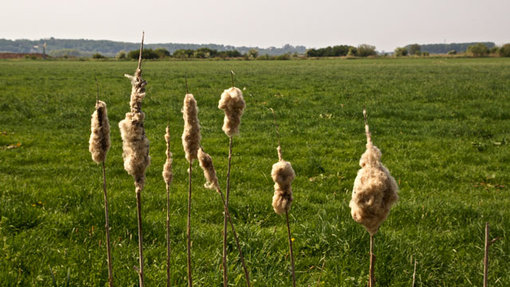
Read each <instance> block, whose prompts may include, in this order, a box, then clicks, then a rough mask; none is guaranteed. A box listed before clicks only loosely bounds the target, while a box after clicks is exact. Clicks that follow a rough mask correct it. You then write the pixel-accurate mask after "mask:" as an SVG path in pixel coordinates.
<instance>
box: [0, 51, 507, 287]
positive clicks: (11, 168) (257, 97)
mask: <svg viewBox="0 0 510 287" xmlns="http://www.w3.org/2000/svg"><path fill="white" fill-rule="evenodd" d="M135 68H136V62H94V61H89V62H79V61H54V62H42V61H0V84H1V86H2V87H3V88H2V92H1V96H0V98H1V101H0V285H1V286H53V285H54V284H53V279H52V275H51V274H52V272H53V273H54V278H55V280H56V284H57V285H58V286H64V285H65V282H66V277H67V274H69V281H70V286H106V285H107V265H106V254H105V250H106V249H105V244H104V238H105V232H104V211H103V195H102V189H101V168H100V166H98V165H96V164H95V163H94V162H93V161H92V160H91V157H90V153H89V151H88V139H89V135H90V115H91V114H92V112H93V111H94V103H95V97H96V86H95V81H94V76H97V78H98V80H99V84H100V98H101V99H102V100H104V101H106V102H107V104H108V115H109V118H110V124H111V126H112V135H111V137H112V148H111V150H110V152H109V154H108V158H107V162H106V165H107V178H108V179H107V180H108V192H109V197H110V198H109V200H110V225H111V228H112V231H111V232H112V233H111V235H112V239H113V242H112V249H113V268H114V275H115V283H116V285H117V286H136V285H137V284H138V276H137V274H136V272H135V271H134V269H133V266H137V265H138V245H137V223H136V201H135V193H134V185H133V180H132V178H131V176H129V175H128V174H127V173H126V172H125V171H124V169H123V163H122V157H121V153H122V148H121V145H122V143H121V139H120V134H119V130H118V126H117V125H118V122H119V121H120V120H121V119H123V118H124V114H125V113H126V112H127V111H129V94H130V91H131V86H130V83H129V80H128V79H126V78H124V77H123V74H125V73H130V74H132V73H133V72H134V70H135ZM143 70H144V78H145V79H146V80H147V82H148V86H147V97H146V99H145V100H144V106H143V110H144V112H145V113H146V123H145V128H146V132H147V136H148V138H149V140H150V141H151V150H150V155H151V157H152V163H151V166H150V167H149V169H148V173H147V184H146V189H145V190H144V192H143V194H142V200H143V216H144V217H143V228H144V255H145V273H146V279H145V281H146V285H147V286H163V285H164V284H165V280H166V279H165V274H166V271H165V268H166V267H165V250H166V247H165V216H166V212H165V206H166V203H165V185H164V182H163V180H162V177H161V171H162V166H163V163H164V160H165V155H164V149H165V142H164V138H163V136H164V132H165V126H166V125H167V123H168V122H169V123H170V127H171V133H172V151H173V155H174V164H173V170H174V181H173V184H172V187H171V205H172V211H171V244H172V248H173V249H172V259H171V260H172V276H173V278H172V282H173V284H174V285H175V286H185V285H186V241H185V229H186V204H187V203H186V200H187V172H186V169H187V162H186V161H185V159H184V153H183V149H182V144H181V139H180V136H181V134H182V126H183V120H182V114H181V112H180V110H181V107H182V100H183V96H184V93H185V84H184V79H185V77H186V76H187V78H188V83H189V86H190V92H191V93H193V94H194V95H195V97H196V99H197V101H198V106H199V109H200V111H199V118H200V122H201V125H202V137H203V139H202V146H203V147H204V149H205V150H206V151H207V152H209V153H210V154H211V156H212V157H213V160H214V163H215V166H216V170H217V172H218V176H219V180H220V184H221V185H222V186H223V187H224V186H225V177H226V166H227V154H228V146H227V145H228V138H227V137H226V136H225V134H224V133H223V131H222V130H221V126H222V123H223V112H222V111H221V110H219V109H218V108H217V105H218V100H219V97H220V94H221V93H222V91H223V90H224V89H226V88H228V87H230V85H231V82H230V70H234V71H235V72H236V75H237V76H236V85H237V86H238V87H240V88H241V89H243V92H244V97H245V100H246V102H247V109H246V111H245V114H244V116H243V120H242V124H241V134H240V136H238V137H235V138H234V157H233V167H234V168H233V172H232V194H231V203H230V209H231V213H232V216H233V217H234V220H235V223H236V229H237V230H238V233H239V236H240V237H241V240H242V245H243V251H244V253H245V256H246V259H247V263H248V265H249V266H248V267H249V269H250V271H251V277H252V279H253V282H254V286H261V287H262V286H289V285H290V284H291V277H290V273H289V260H288V246H287V237H286V236H287V235H286V232H287V231H286V227H285V219H284V217H280V216H277V215H276V214H275V213H274V212H273V210H272V207H271V198H272V196H273V182H272V179H271V176H270V172H271V166H272V164H273V163H275V162H276V161H277V160H278V158H277V153H276V145H277V139H276V136H275V132H274V128H273V124H272V121H273V117H272V114H271V112H270V111H269V109H268V108H274V109H275V110H276V113H277V117H278V121H279V125H280V133H281V141H282V148H283V153H284V154H283V155H284V158H285V159H286V160H288V161H291V162H292V164H293V167H294V169H295V171H296V174H297V178H296V180H295V181H294V183H293V190H294V198H295V200H294V203H293V206H292V210H291V226H292V230H293V237H294V238H295V241H294V249H295V256H296V270H297V275H296V276H297V280H298V285H299V286H366V282H367V277H368V260H369V256H368V247H369V236H368V233H367V232H366V231H365V230H364V228H363V227H362V226H361V225H359V224H357V223H355V222H354V220H352V218H351V216H350V209H349V207H348V204H349V200H350V198H351V190H352V184H353V182H354V178H355V176H356V172H357V170H358V168H359V166H358V161H359V158H360V156H361V154H362V153H363V151H364V149H365V134H364V127H363V116H362V109H363V107H366V108H367V110H368V115H369V123H370V128H371V131H372V135H373V141H374V144H375V145H377V146H378V147H379V148H380V149H381V150H382V152H383V158H382V160H383V163H384V164H385V165H386V166H387V167H388V168H389V170H390V171H391V172H392V175H393V176H394V177H395V179H396V180H397V182H398V183H399V186H400V192H399V195H400V200H399V202H398V203H397V204H396V205H395V206H394V208H393V209H392V211H391V214H390V216H389V218H388V220H387V221H386V222H385V223H384V224H383V225H382V227H381V229H380V231H379V232H378V233H377V235H376V236H375V253H376V256H377V261H376V267H375V270H376V272H375V276H376V279H377V283H378V284H377V285H378V286H411V282H412V273H413V267H414V262H415V260H416V262H417V268H416V286H481V285H482V271H483V264H482V259H483V243H484V225H485V222H490V224H491V235H492V236H493V237H501V239H500V240H499V241H497V242H496V243H495V244H494V245H492V247H491V253H490V256H491V261H490V270H489V272H490V274H489V282H490V283H491V286H509V285H510V272H509V270H510V240H509V239H510V233H509V232H510V188H509V185H510V165H509V163H510V145H509V141H510V59H505V58H485V59H447V58H440V59H437V58H436V59H432V58H431V59H367V60H301V61H300V60H296V61H190V62H183V61H182V62H181V61H171V62H147V63H144V65H143ZM18 143H19V144H18ZM195 167H196V168H195V169H194V170H195V171H197V172H194V173H193V182H194V183H195V184H194V191H193V212H192V240H193V256H192V257H193V275H194V281H195V284H196V286H221V285H222V277H221V276H222V275H221V242H222V236H221V230H222V227H223V214H222V205H221V201H220V198H219V196H218V195H217V194H216V193H215V192H213V191H210V190H206V189H204V188H203V187H202V185H203V183H204V181H205V180H204V178H203V175H202V172H201V170H199V169H198V164H197V163H195ZM237 256H238V255H237V250H236V249H235V244H234V242H233V239H232V240H230V245H229V261H230V264H229V266H230V271H229V274H230V283H231V285H232V286H245V283H244V278H243V277H242V276H243V275H242V269H241V265H240V262H239V261H238V258H237ZM50 268H51V270H52V272H50ZM319 279H320V285H319V283H318V280H319Z"/></svg>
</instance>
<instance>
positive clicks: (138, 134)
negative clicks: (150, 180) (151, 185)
mask: <svg viewBox="0 0 510 287" xmlns="http://www.w3.org/2000/svg"><path fill="white" fill-rule="evenodd" d="M126 77H128V78H129V79H130V80H131V85H132V88H131V101H130V107H131V112H129V113H126V117H125V118H124V119H123V120H122V121H120V122H119V129H120V135H121V137H122V157H123V159H124V169H125V170H126V171H127V172H128V173H129V174H130V175H132V176H133V178H134V179H135V186H136V190H137V192H139V191H141V190H142V189H143V186H144V183H145V170H146V169H147V167H148V166H149V164H150V156H149V140H148V139H147V137H146V136H145V128H144V120H145V114H144V113H143V112H142V110H141V109H142V100H143V98H144V97H145V85H146V84H147V83H146V82H145V81H144V80H143V79H142V78H141V70H140V68H138V69H137V70H136V72H135V75H134V76H130V75H126Z"/></svg>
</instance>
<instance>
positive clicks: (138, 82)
mask: <svg viewBox="0 0 510 287" xmlns="http://www.w3.org/2000/svg"><path fill="white" fill-rule="evenodd" d="M143 38H144V37H143V35H142V42H141V44H140V54H139V56H138V67H137V69H136V71H135V74H134V75H133V76H131V75H125V76H126V77H127V78H128V79H130V80H131V85H132V88H131V100H130V102H129V105H130V107H131V111H130V112H128V113H126V118H125V119H123V120H122V121H120V122H119V128H120V134H121V137H122V151H123V152H122V157H123V159H124V169H125V170H126V171H127V172H128V174H130V175H131V176H133V178H134V180H135V193H136V207H137V209H136V210H137V215H138V254H139V267H138V270H137V271H138V277H139V281H140V287H143V286H144V284H143V283H144V280H143V279H144V273H143V248H142V246H143V236H142V199H141V193H142V190H143V188H144V185H145V170H146V169H147V167H148V166H149V164H150V157H149V140H148V139H147V137H146V136H145V128H144V119H145V114H144V113H143V112H142V100H143V98H144V97H145V86H146V85H147V82H145V81H144V80H143V79H142V70H141V67H142V51H143Z"/></svg>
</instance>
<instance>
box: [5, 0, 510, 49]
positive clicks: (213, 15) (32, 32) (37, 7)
mask: <svg viewBox="0 0 510 287" xmlns="http://www.w3.org/2000/svg"><path fill="white" fill-rule="evenodd" d="M142 31H145V42H146V43H193V44H209V43H214V44H224V45H234V46H258V47H261V48H266V47H270V46H275V47H281V46H283V45H285V44H291V45H294V46H295V45H304V46H306V47H307V48H320V47H326V46H330V45H342V44H347V45H354V46H357V45H359V44H371V45H374V46H376V48H377V50H379V51H393V50H394V49H395V48H396V47H400V46H405V45H407V44H412V43H419V44H427V43H459V42H475V41H492V42H495V43H496V44H498V45H501V44H504V43H510V0H484V1H481V0H419V1H415V0H348V1H344V0H336V1H335V0H293V1H290V0H253V1H246V0H243V1H241V0H181V1H175V0H168V1H163V0H144V1H133V0H124V1H117V0H88V1H83V0H46V1H42V0H3V1H2V9H1V10H0V38H3V39H11V40H14V39H30V40H38V39H42V38H50V37H54V38H65V39H94V40H114V41H126V42H139V41H140V38H141V33H142Z"/></svg>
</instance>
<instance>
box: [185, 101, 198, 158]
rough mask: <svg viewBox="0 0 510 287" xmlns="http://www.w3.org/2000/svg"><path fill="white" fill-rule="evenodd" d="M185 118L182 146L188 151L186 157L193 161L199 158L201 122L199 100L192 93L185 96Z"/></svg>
mask: <svg viewBox="0 0 510 287" xmlns="http://www.w3.org/2000/svg"><path fill="white" fill-rule="evenodd" d="M182 113H183V118H184V131H183V132H182V146H183V147H184V152H185V153H186V159H187V160H188V161H189V162H191V161H192V160H194V159H196V158H197V153H198V149H199V148H200V140H201V136H200V122H199V121H198V108H197V101H196V100H195V98H194V97H193V95H192V94H186V96H184V106H183V107H182Z"/></svg>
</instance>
